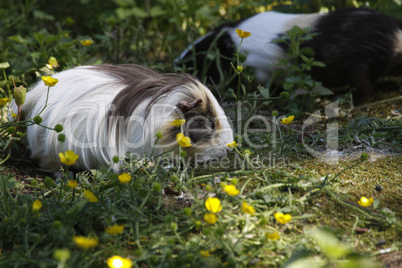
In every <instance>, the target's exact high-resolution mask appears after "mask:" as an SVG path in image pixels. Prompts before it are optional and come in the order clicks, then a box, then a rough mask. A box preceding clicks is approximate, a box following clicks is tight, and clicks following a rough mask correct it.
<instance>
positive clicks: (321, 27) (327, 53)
mask: <svg viewBox="0 0 402 268" xmlns="http://www.w3.org/2000/svg"><path fill="white" fill-rule="evenodd" d="M313 26H314V32H317V33H319V35H317V36H316V37H314V38H313V39H312V40H309V41H306V42H304V43H303V44H302V47H311V48H313V50H314V51H315V59H316V60H318V61H321V62H324V63H325V64H326V67H325V68H319V67H315V68H313V69H312V71H311V75H312V77H313V78H314V79H315V80H317V81H321V82H323V85H324V86H326V87H341V86H351V87H352V88H356V91H355V92H354V94H353V95H354V99H355V100H357V101H360V100H363V99H364V98H365V97H368V96H370V95H372V93H373V92H372V90H373V89H372V88H373V85H374V83H376V82H377V81H378V80H379V79H380V78H381V77H383V76H384V75H386V74H387V73H389V72H390V71H392V69H393V68H394V67H396V66H397V65H398V64H400V63H401V62H402V61H401V60H402V58H401V55H399V56H398V55H395V53H394V46H395V34H396V32H397V30H399V29H402V23H401V22H400V21H399V20H397V19H395V18H393V17H390V16H387V15H385V14H382V13H380V12H378V11H374V10H370V9H363V8H348V9H342V10H338V11H333V12H330V13H328V14H326V15H324V16H322V17H320V18H319V19H318V20H317V21H316V23H315V24H314V25H313ZM401 74H402V73H401ZM401 74H400V75H401Z"/></svg>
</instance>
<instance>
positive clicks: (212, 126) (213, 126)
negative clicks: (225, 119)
mask: <svg viewBox="0 0 402 268" xmlns="http://www.w3.org/2000/svg"><path fill="white" fill-rule="evenodd" d="M209 127H210V128H212V129H215V123H214V122H212V121H209Z"/></svg>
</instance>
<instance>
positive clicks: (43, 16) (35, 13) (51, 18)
mask: <svg viewBox="0 0 402 268" xmlns="http://www.w3.org/2000/svg"><path fill="white" fill-rule="evenodd" d="M33 16H34V18H35V19H40V20H48V21H54V16H53V15H50V14H47V13H46V12H43V11H41V10H34V11H33Z"/></svg>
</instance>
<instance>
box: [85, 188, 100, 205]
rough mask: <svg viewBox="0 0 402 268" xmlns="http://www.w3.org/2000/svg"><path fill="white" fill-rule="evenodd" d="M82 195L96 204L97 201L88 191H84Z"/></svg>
mask: <svg viewBox="0 0 402 268" xmlns="http://www.w3.org/2000/svg"><path fill="white" fill-rule="evenodd" d="M84 195H85V198H86V199H87V200H88V201H89V202H91V203H97V202H98V201H99V200H98V198H97V197H96V196H95V195H94V194H93V193H92V192H91V191H90V190H85V191H84Z"/></svg>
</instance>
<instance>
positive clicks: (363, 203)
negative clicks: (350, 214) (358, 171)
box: [357, 196, 374, 207]
mask: <svg viewBox="0 0 402 268" xmlns="http://www.w3.org/2000/svg"><path fill="white" fill-rule="evenodd" d="M373 202H374V199H373V198H372V197H370V198H367V197H364V196H362V197H361V198H360V200H359V201H357V203H359V205H360V206H362V207H369V206H371V205H372V204H373Z"/></svg>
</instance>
